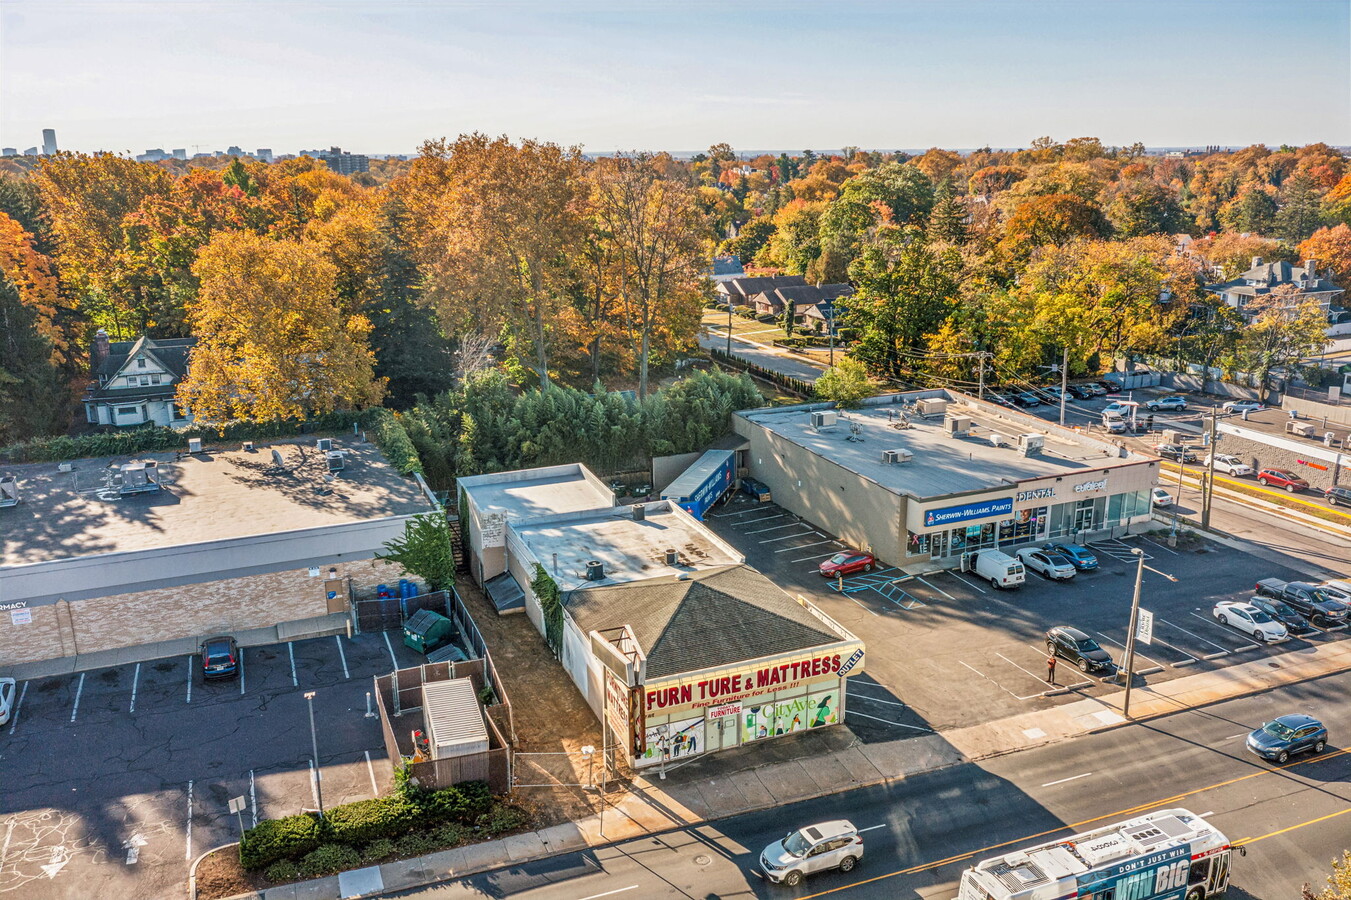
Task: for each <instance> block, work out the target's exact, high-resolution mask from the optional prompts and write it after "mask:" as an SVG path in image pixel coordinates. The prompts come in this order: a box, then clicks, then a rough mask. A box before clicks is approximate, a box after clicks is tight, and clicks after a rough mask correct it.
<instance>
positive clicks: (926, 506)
mask: <svg viewBox="0 0 1351 900" xmlns="http://www.w3.org/2000/svg"><path fill="white" fill-rule="evenodd" d="M733 425H734V427H735V429H736V431H737V433H738V434H740V435H742V436H743V437H744V438H745V439H746V440H747V441H748V442H749V445H750V451H749V453H748V454H747V456H748V464H749V469H750V474H751V475H753V476H754V477H755V478H757V479H759V480H761V481H763V482H765V484H767V485H768V486H769V488H770V490H771V492H772V493H773V496H774V500H775V502H776V503H778V504H780V505H781V506H783V507H785V508H786V509H788V510H789V511H791V512H793V513H796V514H797V515H800V516H802V517H803V518H805V519H807V520H809V521H812V522H815V523H816V524H818V525H821V526H823V527H824V528H826V529H828V530H830V531H832V532H834V533H835V534H837V535H839V537H840V539H841V540H844V541H847V542H849V543H850V544H852V545H854V546H856V547H859V548H861V549H866V550H870V551H871V552H873V553H874V554H876V555H877V556H878V558H880V559H881V560H883V561H884V562H887V563H890V564H892V565H899V566H905V565H909V564H913V563H916V562H920V561H923V560H933V561H938V562H939V563H941V564H943V565H952V566H956V565H958V564H960V562H961V559H962V555H963V554H965V553H970V552H974V551H977V550H983V549H991V548H996V547H997V548H1001V549H1006V548H1012V547H1016V546H1017V545H1020V544H1028V543H1032V542H1034V541H1043V540H1047V539H1051V538H1056V539H1067V540H1076V541H1087V540H1094V539H1099V538H1102V537H1107V536H1116V535H1121V534H1125V533H1128V532H1131V531H1137V530H1140V529H1142V528H1143V527H1144V526H1145V525H1146V524H1147V523H1148V522H1149V520H1150V516H1151V506H1150V490H1151V488H1152V487H1153V486H1154V485H1155V484H1156V483H1157V482H1158V476H1159V461H1158V460H1157V459H1156V458H1154V457H1150V456H1142V455H1138V454H1134V453H1131V452H1130V451H1129V450H1127V449H1126V448H1125V447H1124V446H1121V445H1119V444H1117V443H1114V442H1112V441H1111V440H1110V439H1109V438H1108V436H1107V435H1090V434H1088V433H1085V432H1081V431H1078V430H1075V429H1070V428H1064V427H1061V426H1058V425H1054V424H1052V423H1049V422H1046V421H1044V420H1042V419H1038V418H1035V417H1033V416H1028V415H1024V414H1022V413H1019V412H1017V411H1014V410H1009V409H1005V408H1003V407H999V406H995V405H994V404H990V403H984V402H981V401H979V400H976V399H975V398H973V397H969V396H966V395H964V394H959V393H956V392H950V391H945V390H926V391H912V392H907V393H899V394H889V395H885V396H881V397H873V398H870V399H869V400H867V401H865V403H864V405H863V406H862V407H860V408H858V409H853V410H836V409H834V407H833V406H832V405H830V404H802V405H797V406H788V407H778V408H773V409H758V410H749V411H744V412H740V413H737V414H736V415H735V416H734V417H733Z"/></svg>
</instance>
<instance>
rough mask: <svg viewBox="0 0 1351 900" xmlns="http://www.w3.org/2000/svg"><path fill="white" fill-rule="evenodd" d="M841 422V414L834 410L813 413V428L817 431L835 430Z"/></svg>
mask: <svg viewBox="0 0 1351 900" xmlns="http://www.w3.org/2000/svg"><path fill="white" fill-rule="evenodd" d="M839 420H840V414H839V413H837V412H835V411H834V410H833V409H825V410H821V411H820V412H814V413H812V427H813V428H815V429H816V430H817V431H824V430H826V429H827V428H834V427H835V423H836V422H838V421H839Z"/></svg>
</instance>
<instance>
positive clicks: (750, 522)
mask: <svg viewBox="0 0 1351 900" xmlns="http://www.w3.org/2000/svg"><path fill="white" fill-rule="evenodd" d="M786 518H788V513H778V514H776V515H772V516H764V517H763V518H759V519H747V520H745V521H743V522H740V523H738V524H741V525H759V524H760V523H761V522H773V521H774V520H775V519H786ZM745 533H746V534H755V532H754V531H747V532H745Z"/></svg>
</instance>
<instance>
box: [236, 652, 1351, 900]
mask: <svg viewBox="0 0 1351 900" xmlns="http://www.w3.org/2000/svg"><path fill="white" fill-rule="evenodd" d="M1273 665H1275V667H1273ZM1347 670H1351V641H1338V642H1336V643H1331V644H1321V645H1318V646H1315V647H1311V648H1310V649H1308V650H1304V651H1298V652H1296V653H1291V654H1287V655H1285V656H1283V657H1280V658H1279V660H1268V659H1266V658H1262V659H1255V660H1252V661H1250V662H1246V663H1241V664H1239V665H1234V666H1229V667H1226V668H1224V669H1219V670H1216V671H1214V672H1199V673H1197V674H1195V675H1188V676H1185V677H1183V678H1177V679H1174V680H1172V681H1167V682H1164V683H1163V684H1160V685H1159V686H1158V687H1151V686H1149V685H1148V684H1145V685H1144V686H1142V687H1139V688H1136V689H1134V690H1133V691H1132V694H1131V713H1132V717H1131V718H1130V719H1127V718H1125V717H1124V716H1123V715H1122V705H1123V702H1124V698H1125V692H1124V691H1119V692H1116V693H1113V694H1110V695H1108V696H1105V697H1103V698H1101V699H1094V698H1086V699H1083V700H1077V701H1075V702H1073V703H1068V704H1065V705H1064V706H1058V707H1055V708H1053V709H1047V710H1040V711H1037V712H1029V713H1024V714H1021V715H1017V716H1011V717H1009V718H1007V719H1001V720H998V721H995V722H990V723H986V724H983V725H976V726H972V727H968V728H959V729H956V730H953V731H948V732H943V733H941V734H928V735H924V736H922V737H917V738H911V739H908V740H899V741H889V742H884V743H877V744H864V743H862V742H860V741H858V740H855V739H853V736H852V735H851V734H850V733H849V732H848V731H847V730H845V729H842V728H831V729H826V730H824V731H819V732H808V733H806V734H804V735H801V736H796V737H793V738H785V739H782V740H779V741H774V742H772V743H771V744H768V745H765V746H763V747H752V748H748V750H749V753H748V754H747V755H744V756H740V757H739V761H740V762H745V761H748V760H749V759H751V758H752V757H751V754H754V758H755V759H764V758H765V757H777V758H776V759H775V760H774V761H772V762H766V763H763V764H761V765H758V766H754V767H752V768H742V769H736V768H735V767H736V763H737V761H738V760H737V759H733V760H731V761H728V760H724V759H722V757H735V756H736V751H732V752H731V753H730V754H721V755H719V756H714V757H708V758H707V759H699V760H695V761H694V762H692V763H690V764H687V765H685V766H679V767H673V768H672V769H669V770H668V775H667V778H666V780H665V781H662V780H660V779H659V778H658V777H657V775H656V774H655V773H652V774H645V775H642V776H639V777H637V778H635V779H634V781H633V784H632V787H631V790H630V791H629V792H627V793H625V794H624V795H622V797H620V798H619V799H618V800H617V801H616V802H615V803H614V805H613V806H608V807H607V808H606V809H605V811H604V813H603V814H596V815H592V816H589V817H587V818H585V819H582V820H580V821H577V822H573V823H567V824H563V825H555V826H553V827H551V828H545V829H541V830H539V831H535V832H530V833H527V834H522V835H516V836H513V837H509V838H506V839H504V840H500V841H490V842H487V843H483V844H476V845H472V846H469V847H464V848H460V849H456V850H447V851H444V852H441V853H435V854H432V855H430V856H424V857H420V858H417V859H410V860H402V861H399V862H392V863H385V864H384V865H380V866H371V867H369V868H366V869H358V870H356V871H353V872H345V873H343V874H342V875H336V876H331V877H329V878H322V879H318V880H316V881H308V882H300V883H298V884H291V885H283V886H281V887H275V888H269V889H268V890H266V891H264V892H263V893H262V894H243V895H240V898H248V900H302V898H305V900H338V898H353V897H363V896H374V895H377V894H379V893H382V892H384V891H394V890H406V889H409V888H415V887H421V886H425V885H430V884H435V883H437V882H440V881H444V880H447V879H451V878H464V877H466V876H469V875H473V874H477V873H479V872H486V871H490V870H493V869H499V868H504V867H509V866H512V865H520V864H523V863H526V862H529V861H532V860H538V859H543V858H545V857H549V856H554V855H557V854H560V853H566V852H570V851H575V850H582V849H585V848H587V847H598V846H603V845H606V844H612V843H616V842H619V841H624V840H629V839H632V838H638V837H644V836H648V835H651V834H655V833H658V832H662V831H669V830H672V829H675V828H681V827H686V826H690V825H696V824H699V823H701V822H705V821H709V820H712V819H718V818H722V817H725V816H732V815H737V814H740V813H745V812H751V811H755V810H762V809H769V808H772V807H775V806H784V805H787V804H789V803H796V802H799V801H803V800H810V799H813V798H816V797H822V796H826V795H829V794H836V793H841V792H844V791H848V790H852V789H854V788H860V787H866V786H870V785H878V784H883V783H886V782H889V781H894V780H898V779H902V778H906V777H908V776H911V775H916V774H919V773H921V772H929V771H933V770H936V769H941V768H944V767H946V766H951V765H956V764H959V763H963V762H974V761H978V760H982V759H988V758H990V757H994V756H1001V755H1003V754H1006V753H1016V752H1018V751H1020V750H1027V749H1031V748H1033V747H1039V746H1044V745H1047V744H1053V743H1057V742H1059V741H1064V740H1069V739H1072V738H1076V737H1080V736H1083V735H1087V734H1093V733H1097V732H1101V731H1106V730H1109V729H1112V728H1118V727H1121V726H1123V725H1129V724H1132V723H1135V722H1140V721H1143V720H1146V719H1152V718H1156V717H1159V716H1166V715H1170V714H1172V713H1175V712H1179V711H1181V710H1185V709H1192V708H1195V707H1199V706H1206V705H1209V704H1213V703H1219V702H1221V701H1224V700H1232V699H1234V698H1236V697H1242V696H1246V695H1248V694H1254V693H1260V692H1262V691H1268V690H1271V689H1273V688H1277V687H1281V686H1283V685H1289V684H1295V683H1298V682H1302V681H1307V680H1310V679H1314V678H1319V677H1323V676H1327V675H1332V674H1335V673H1338V672H1343V671H1347ZM804 744H805V745H806V746H804Z"/></svg>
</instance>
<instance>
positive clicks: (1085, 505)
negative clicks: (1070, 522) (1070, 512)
mask: <svg viewBox="0 0 1351 900" xmlns="http://www.w3.org/2000/svg"><path fill="white" fill-rule="evenodd" d="M1074 530H1075V531H1076V532H1079V531H1092V530H1093V501H1092V500H1082V501H1080V504H1079V508H1078V509H1076V510H1075V511H1074Z"/></svg>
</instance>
